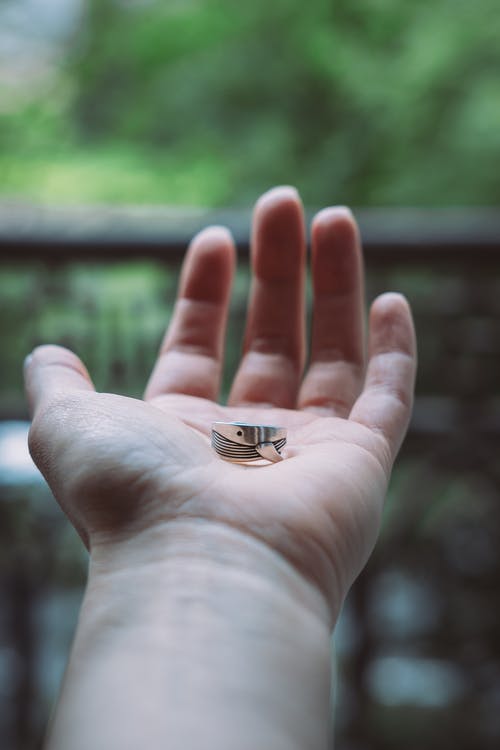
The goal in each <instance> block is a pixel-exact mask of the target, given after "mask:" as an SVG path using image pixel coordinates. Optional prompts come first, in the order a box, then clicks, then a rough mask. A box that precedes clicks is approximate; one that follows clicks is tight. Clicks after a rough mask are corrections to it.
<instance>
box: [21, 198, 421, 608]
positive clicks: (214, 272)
mask: <svg viewBox="0 0 500 750" xmlns="http://www.w3.org/2000/svg"><path fill="white" fill-rule="evenodd" d="M304 235H305V231H304V219H303V212H302V206H301V203H300V199H299V197H298V195H297V193H296V191H295V190H293V189H291V188H276V189H274V190H271V191H270V192H268V193H267V194H265V195H264V196H262V197H261V198H260V200H259V201H258V203H257V206H256V209H255V214H254V219H253V234H252V268H253V281H252V288H251V293H250V302H249V308H248V316H247V324H246V331H245V338H244V346H243V355H242V359H241V362H240V365H239V368H238V371H237V373H236V376H235V378H234V382H233V385H232V389H231V393H230V396H229V399H228V405H227V406H223V405H220V404H218V403H217V394H218V390H219V385H220V376H221V369H222V360H223V343H224V333H225V326H226V319H227V311H228V299H229V293H230V286H231V279H232V275H233V270H234V265H235V250H234V246H233V242H232V239H231V236H230V234H229V233H228V231H227V230H225V229H223V228H220V227H211V228H208V229H206V230H204V231H202V232H201V233H200V234H198V235H197V236H196V237H195V238H194V240H193V241H192V243H191V245H190V247H189V250H188V253H187V256H186V259H185V261H184V265H183V269H182V275H181V281H180V286H179V293H178V299H177V302H176V305H175V309H174V313H173V317H172V322H171V324H170V326H169V329H168V331H167V334H166V337H165V340H164V342H163V345H162V347H161V350H160V354H159V357H158V360H157V362H156V365H155V367H154V370H153V373H152V375H151V378H150V381H149V384H148V386H147V389H146V393H145V398H144V401H140V400H136V399H130V398H125V397H122V396H117V395H112V394H103V393H96V392H95V390H94V388H93V385H92V382H91V380H90V377H89V375H88V373H87V371H86V369H85V367H84V365H83V364H82V363H81V361H80V360H79V359H78V358H77V357H76V355H74V354H73V353H71V352H70V351H68V350H66V349H62V348H60V347H55V346H42V347H39V348H37V349H36V350H35V351H34V352H33V354H32V356H31V357H30V358H28V360H27V364H26V368H25V372H26V386H27V393H28V397H29V400H30V404H31V407H32V411H33V424H32V428H31V432H30V449H31V452H32V455H33V458H34V460H35V462H36V463H37V465H38V466H39V468H40V469H41V471H42V473H43V474H44V476H45V478H46V479H47V482H48V483H49V485H50V487H51V489H52V491H53V493H54V495H55V497H56V498H57V500H58V501H59V503H60V504H61V506H62V508H63V509H64V511H65V512H66V513H67V515H68V516H69V518H70V520H71V521H72V523H73V524H74V525H75V527H76V528H77V530H78V531H79V533H80V535H81V536H82V538H83V540H84V542H85V543H86V545H87V546H88V547H89V549H90V551H91V554H94V553H95V551H97V550H99V549H101V548H106V549H110V548H112V547H113V545H116V544H123V543H124V542H125V543H132V544H135V543H136V542H137V544H139V541H140V540H141V539H144V535H148V533H149V532H152V531H153V532H154V539H155V540H158V541H159V544H158V550H164V549H165V540H166V539H168V535H169V534H170V533H172V529H173V528H174V527H175V522H177V521H179V520H186V521H188V522H189V523H191V522H193V523H194V524H199V523H201V522H204V523H206V522H210V523H212V524H216V525H220V526H222V527H224V528H225V529H230V530H234V531H235V533H236V535H240V536H241V535H242V534H243V535H245V537H246V538H249V537H251V538H252V540H257V542H258V544H260V545H265V546H266V547H267V548H268V549H270V550H272V552H273V554H275V555H276V554H277V555H279V556H280V557H281V558H282V559H284V560H286V561H287V562H288V563H289V564H291V565H292V566H293V568H294V569H295V570H296V571H298V572H299V573H300V574H301V576H303V577H304V578H306V579H307V580H308V581H309V582H312V583H313V585H314V586H315V587H317V589H318V590H319V591H320V592H321V594H322V595H323V596H324V597H325V598H326V601H327V602H328V605H329V606H330V607H331V609H332V611H333V612H334V613H336V611H337V610H338V608H339V607H340V605H341V603H342V600H343V598H344V596H345V594H346V592H347V590H348V588H349V586H350V584H351V583H352V581H353V579H354V578H355V577H356V575H357V574H358V572H359V571H360V569H361V568H362V567H363V565H364V563H365V562H366V560H367V558H368V556H369V554H370V552H371V549H372V547H373V545H374V543H375V540H376V536H377V533H378V528H379V522H380V516H381V511H382V506H383V500H384V495H385V492H386V488H387V482H388V479H389V476H390V471H391V468H392V464H393V461H394V458H395V455H396V453H397V451H398V448H399V446H400V444H401V441H402V438H403V436H404V433H405V430H406V427H407V424H408V420H409V416H410V411H411V403H412V393H413V386H414V377H415V341H414V331H413V325H412V321H411V314H410V311H409V308H408V305H407V303H406V301H405V300H404V298H402V297H401V296H400V295H397V294H386V295H382V296H381V297H379V298H378V299H377V300H376V301H375V303H374V304H373V306H372V309H371V314H370V326H369V355H368V364H367V367H365V340H364V308H363V272H362V259H361V251H360V243H359V235H358V231H357V228H356V225H355V222H354V219H353V218H352V216H351V214H350V212H349V211H348V210H347V209H344V208H328V209H325V210H323V211H321V212H320V213H319V214H317V215H316V217H315V218H314V221H313V225H312V281H313V290H314V318H313V325H312V335H311V347H310V360H309V365H308V367H307V370H306V372H305V374H303V369H304V363H305V359H306V343H305V338H306V337H305V312H304V282H305V272H306V244H305V236H304ZM217 420H222V421H243V422H248V423H257V424H258V423H262V424H276V425H280V426H284V427H287V428H288V444H287V447H286V449H285V450H284V452H283V455H284V456H285V457H286V460H284V461H282V462H279V463H276V464H272V465H268V466H259V467H256V466H252V465H237V464H231V463H227V462H224V461H223V460H221V459H220V458H219V457H218V456H217V455H216V454H215V453H214V452H213V450H212V448H211V446H210V431H211V423H212V422H213V421H217ZM148 538H149V537H148ZM151 538H152V537H151ZM159 554H161V552H159Z"/></svg>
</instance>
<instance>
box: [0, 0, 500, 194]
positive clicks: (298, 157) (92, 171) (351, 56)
mask: <svg viewBox="0 0 500 750" xmlns="http://www.w3.org/2000/svg"><path fill="white" fill-rule="evenodd" d="M486 19H487V21H486ZM499 68H500V14H498V13H497V12H496V0H477V2H476V3H474V4H470V3H466V2H464V0H423V1H422V2H419V3H411V4H410V3H401V2H398V1H397V0H360V2H356V3H349V2H348V0H337V2H333V3H332V2H328V1H327V0H313V2H309V3H302V2H298V0H276V1H275V2H273V3H269V2H264V0H254V2H252V3H246V4H239V3H234V2H230V0H189V1H187V0H186V1H184V2H180V0H178V1H177V2H169V3H163V2H159V1H154V0H149V2H140V3H139V2H130V1H129V2H125V1H124V0H122V1H121V2H119V1H118V0H91V1H90V2H89V3H87V14H86V17H85V22H84V23H82V24H81V27H80V28H79V29H78V31H77V33H76V36H75V38H74V40H73V42H72V44H71V48H70V49H68V51H67V57H66V61H65V65H64V67H63V69H62V72H61V73H60V77H59V79H58V81H57V82H56V83H55V84H54V86H53V89H52V90H51V91H50V92H49V95H48V96H47V95H46V92H44V96H43V97H40V101H35V102H34V103H33V102H30V103H29V105H28V106H26V107H24V108H23V109H22V111H18V112H17V113H15V115H12V113H11V115H9V117H7V118H4V121H5V122H4V124H3V126H2V127H0V142H1V141H3V143H4V144H8V145H9V146H10V148H9V149H5V150H4V156H3V157H2V159H1V160H0V169H2V172H3V173H4V174H5V175H6V179H5V181H4V186H3V191H4V192H6V193H12V192H14V193H17V194H26V195H30V196H33V197H41V198H43V199H45V200H51V201H59V200H71V201H73V202H78V201H89V200H96V201H100V200H101V201H102V200H104V201H132V202H143V201H144V202H154V201H157V202H164V201H165V202H169V203H195V204H206V205H222V204H238V203H239V204H246V203H248V202H249V201H250V200H253V198H254V197H255V195H256V194H257V193H258V192H259V191H260V190H262V189H265V188H267V187H268V186H269V185H271V184H274V183H281V182H283V183H294V184H296V185H297V186H298V187H299V188H300V189H301V191H302V193H303V195H304V198H305V200H306V202H307V203H308V204H311V205H314V204H318V205H320V204H325V203H329V202H339V201H341V202H346V203H353V204H358V205H360V204H364V205H380V204H386V205H405V204H414V205H453V204H496V203H497V202H498V200H499V199H500V176H499V173H498V169H497V160H498V157H499V156H500V136H499V133H500V97H499V96H498V73H499ZM61 92H63V93H61ZM54 102H55V104H54ZM7 120H8V121H9V122H7Z"/></svg>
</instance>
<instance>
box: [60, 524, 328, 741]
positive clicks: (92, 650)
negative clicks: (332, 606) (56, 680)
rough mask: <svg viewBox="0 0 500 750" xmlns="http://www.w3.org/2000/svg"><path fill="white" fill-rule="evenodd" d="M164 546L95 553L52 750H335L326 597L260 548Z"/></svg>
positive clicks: (174, 537) (226, 536)
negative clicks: (331, 743)
mask: <svg viewBox="0 0 500 750" xmlns="http://www.w3.org/2000/svg"><path fill="white" fill-rule="evenodd" d="M151 535H153V536H154V535H156V538H154V539H153V538H147V539H146V538H145V539H143V540H141V546H139V544H138V543H137V542H135V543H134V544H131V543H123V544H122V545H120V546H119V547H114V548H113V550H112V552H110V551H109V548H101V549H96V551H95V554H94V557H93V560H92V563H91V567H90V575H89V583H88V587H87V592H86V596H85V600H84V604H83V607H82V612H81V616H80V621H79V625H78V629H77V634H76V637H75V643H74V646H73V650H72V655H71V658H70V663H69V666H68V670H67V674H66V677H65V680H64V685H63V690H62V693H61V698H60V701H59V705H58V707H57V710H56V713H55V717H54V721H53V725H52V730H51V732H50V734H49V740H48V745H47V748H48V750H63V748H64V750H83V748H85V749H87V748H92V749H93V750H100V748H103V749H104V748H106V750H114V748H117V749H118V748H120V750H125V749H128V748H130V750H132V749H135V748H141V750H143V749H145V748H147V750H153V749H156V748H169V749H172V750H177V749H179V750H180V749H181V748H182V750H191V748H193V749H194V748H199V747H204V748H207V749H208V750H211V749H213V750H225V748H228V750H229V749H230V750H246V749H247V748H248V750H250V749H251V750H254V749H255V748H256V747H258V748H262V750H265V749H266V748H269V749H270V750H271V749H272V750H280V749H281V748H283V750H285V748H286V750H295V749H296V750H302V749H305V748H307V749H308V750H309V749H310V750H323V749H326V748H327V747H328V744H329V737H328V735H329V726H330V716H329V713H330V623H329V614H328V608H327V605H326V602H324V600H323V599H322V597H321V596H320V594H319V593H318V592H317V591H316V590H315V589H314V588H313V587H312V585H311V584H309V583H307V582H306V581H305V580H304V579H303V578H302V577H301V576H300V575H299V574H298V573H297V572H296V571H295V570H294V569H293V568H292V567H291V566H289V564H288V563H287V562H286V561H285V560H283V559H282V558H280V557H279V556H278V555H277V554H276V553H274V552H273V551H272V550H271V549H269V548H267V547H266V546H265V545H263V544H262V543H261V542H258V541H256V540H254V539H252V538H251V537H249V536H248V535H247V534H244V533H241V532H237V531H231V530H229V529H228V528H226V527H223V526H217V525H213V524H205V523H200V522H199V523H198V524H195V523H194V522H182V523H181V522H176V523H175V524H171V525H170V526H169V527H168V529H167V530H165V529H159V530H157V531H156V532H152V533H151ZM159 549H162V550H163V552H162V555H161V558H160V559H158V553H157V550H159ZM139 550H140V551H139ZM144 550H149V559H145V557H144Z"/></svg>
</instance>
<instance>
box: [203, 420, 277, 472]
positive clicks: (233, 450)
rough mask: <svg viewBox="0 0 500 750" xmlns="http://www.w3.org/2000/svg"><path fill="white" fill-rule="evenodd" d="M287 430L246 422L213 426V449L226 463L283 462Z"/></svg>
mask: <svg viewBox="0 0 500 750" xmlns="http://www.w3.org/2000/svg"><path fill="white" fill-rule="evenodd" d="M285 443H286V429H285V428H284V427H272V426H271V425H263V424H246V423H245V422H213V423H212V447H213V449H214V450H215V451H216V453H218V455H219V456H220V457H221V458H223V459H224V460H226V461H237V462H239V463H246V462H247V461H259V460H261V459H263V458H265V459H266V460H267V461H271V462H272V463H276V462H277V461H283V456H282V455H281V450H282V449H283V447H284V445H285Z"/></svg>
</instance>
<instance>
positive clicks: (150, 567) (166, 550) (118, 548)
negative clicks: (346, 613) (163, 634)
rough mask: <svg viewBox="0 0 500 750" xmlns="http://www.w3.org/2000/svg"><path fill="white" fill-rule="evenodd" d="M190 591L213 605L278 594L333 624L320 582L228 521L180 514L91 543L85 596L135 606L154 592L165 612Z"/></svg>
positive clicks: (292, 603)
mask: <svg viewBox="0 0 500 750" xmlns="http://www.w3.org/2000/svg"><path fill="white" fill-rule="evenodd" d="M185 591H189V592H193V594H194V592H197V595H198V596H200V597H202V598H203V599H204V600H206V601H207V602H208V601H209V599H210V598H215V597H216V596H217V594H220V593H221V592H226V593H227V594H231V593H232V592H240V594H245V593H248V594H251V595H252V596H256V597H262V598H263V599H265V598H271V599H276V598H278V599H280V600H282V601H283V602H285V601H287V602H288V604H289V605H290V606H293V607H295V608H296V609H297V610H301V611H303V613H304V615H306V614H307V615H308V616H310V617H311V618H313V619H316V620H318V622H319V623H321V624H323V625H325V626H327V627H329V628H330V629H331V628H332V627H333V625H334V624H335V622H334V621H332V607H331V602H327V601H326V599H325V597H324V596H323V594H322V593H321V592H320V590H319V589H318V588H317V587H316V586H315V585H314V583H312V582H311V581H309V580H308V579H306V578H305V577H303V576H302V575H301V574H300V573H299V572H298V571H297V570H296V568H295V567H294V566H293V565H292V564H291V563H289V562H288V561H287V560H286V559H285V558H284V557H283V556H282V555H281V554H280V553H279V552H277V551H275V550H273V549H272V548H271V547H269V546H268V545H267V544H266V543H265V542H263V541H261V540H259V539H258V538H257V537H254V536H252V535H251V534H249V533H248V532H245V531H241V530H239V529H237V528H233V527H230V526H229V525H227V524H224V523H217V522H214V521H208V520H204V519H177V520H171V521H168V522H166V523H163V524H158V525H157V526H155V527H151V528H148V529H145V530H144V531H142V532H141V533H140V534H137V535H136V536H134V537H130V538H127V539H123V540H120V541H117V540H114V541H113V542H109V541H105V542H99V541H95V542H94V544H93V545H92V548H91V557H90V567H89V582H88V591H87V597H92V598H93V599H95V598H96V597H98V598H101V599H102V600H103V602H104V601H105V600H106V601H108V604H109V606H112V605H114V604H115V603H116V604H118V600H120V599H123V603H124V604H127V603H128V604H129V606H130V607H131V608H132V607H133V602H134V600H135V599H141V598H144V597H151V596H152V594H153V592H154V593H155V595H156V599H155V600H154V601H150V606H155V607H157V608H158V609H161V608H162V607H163V603H166V602H169V604H171V603H172V601H173V602H175V600H176V598H177V597H178V596H179V595H180V592H181V593H182V592H185ZM340 606H341V602H339V603H338V606H336V607H335V609H336V610H339V609H340ZM134 612H135V615H136V616H140V614H141V612H142V610H141V608H134Z"/></svg>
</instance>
